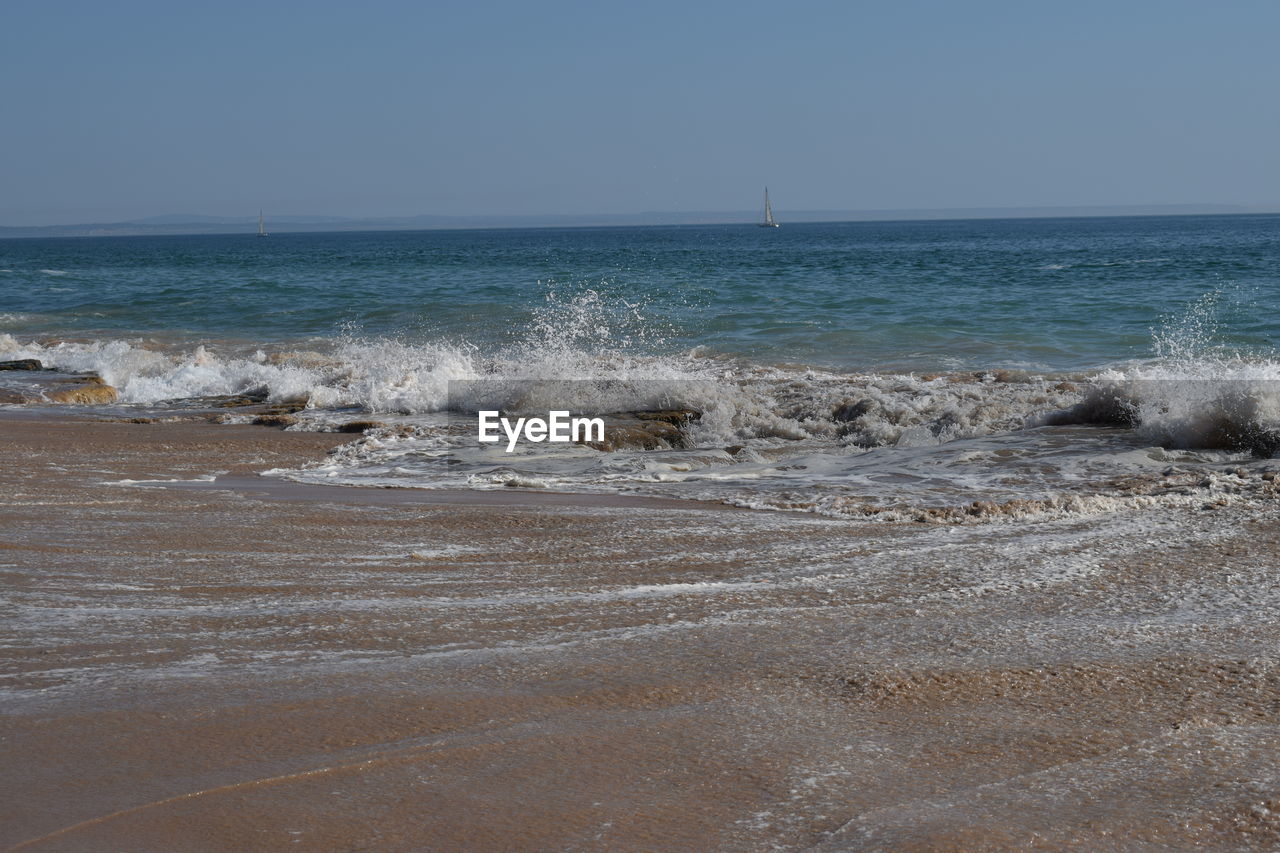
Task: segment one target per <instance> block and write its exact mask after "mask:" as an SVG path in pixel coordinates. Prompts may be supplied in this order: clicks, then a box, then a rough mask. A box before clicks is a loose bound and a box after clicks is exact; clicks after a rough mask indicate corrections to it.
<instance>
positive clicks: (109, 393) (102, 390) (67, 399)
mask: <svg viewBox="0 0 1280 853" xmlns="http://www.w3.org/2000/svg"><path fill="white" fill-rule="evenodd" d="M119 396H120V395H119V394H117V393H116V389H115V388H112V387H111V386H110V385H103V384H102V380H98V382H96V383H89V384H86V385H74V386H72V387H70V388H61V389H58V390H57V391H50V392H49V393H48V394H46V395H45V397H46V398H47V399H48V400H49V402H51V403H77V404H79V405H81V406H96V405H100V404H102V403H114V402H115V401H116V400H117V399H118V398H119Z"/></svg>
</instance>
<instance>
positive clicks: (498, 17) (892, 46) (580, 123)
mask: <svg viewBox="0 0 1280 853" xmlns="http://www.w3.org/2000/svg"><path fill="white" fill-rule="evenodd" d="M1278 37H1280V2H1275V0H1251V1H1250V0H1225V2H1219V3H1214V2H1204V0H1195V1H1194V2H1189V1H1188V0H1149V2H1136V0H1134V2H1123V0H1107V2H1094V0H1070V2H1065V0H1063V2H1038V0H1008V2H1004V1H1003V0H1002V1H1001V2H994V0H965V2H957V0H938V2H923V0H879V2H854V1H853V0H843V2H780V1H777V0H776V1H775V2H753V0H733V2H704V3H697V2H692V0H690V2H644V3H638V2H625V3H624V2H604V0H596V2H581V3H571V2H555V0H539V2H528V0H521V2H507V0H494V2H487V3H485V2H468V3H464V2H389V1H388V2H377V0H373V2H352V0H345V2H308V3H301V2H298V3H284V2H271V1H270V0H257V2H253V3H242V2H205V3H196V2H175V0H167V2H130V1H129V0H112V2H83V3H70V2H59V0H38V1H37V2H29V0H4V5H3V8H2V9H0V121H2V122H3V129H4V132H3V134H2V135H0V157H2V158H3V166H2V167H0V224H7V225H22V224H46V223H70V222H84V221H105V220H117V219H126V218H132V217H141V216H149V215H156V214H166V213H203V214H214V215H252V214H255V213H256V212H257V210H258V208H259V207H262V208H265V209H267V210H268V211H270V212H273V213H277V214H285V213H295V214H333V215H350V216H378V215H409V214H416V213H447V214H540V213H553V214H555V213H566V214H582V213H631V212H639V211H651V210H657V211H700V210H751V209H755V208H756V207H758V204H759V192H760V187H761V186H762V185H763V184H765V183H768V184H769V186H770V188H771V190H772V193H773V195H774V201H775V207H777V208H778V209H780V210H787V209H868V208H875V209H883V208H938V207H986V206H1039V205H1104V204H1178V203H1193V202H1194V203H1199V202H1206V203H1227V204H1267V203H1275V202H1278V201H1280V174H1278V171H1280V166H1278V164H1280V107H1278V104H1280V100H1278V97H1280V96H1278V94H1277V84H1280V41H1278Z"/></svg>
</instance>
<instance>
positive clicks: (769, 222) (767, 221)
mask: <svg viewBox="0 0 1280 853" xmlns="http://www.w3.org/2000/svg"><path fill="white" fill-rule="evenodd" d="M760 227H761V228H777V227H778V223H777V221H776V220H774V218H773V207H772V206H771V205H770V204H769V188H768V187H765V188H764V222H761V223H760Z"/></svg>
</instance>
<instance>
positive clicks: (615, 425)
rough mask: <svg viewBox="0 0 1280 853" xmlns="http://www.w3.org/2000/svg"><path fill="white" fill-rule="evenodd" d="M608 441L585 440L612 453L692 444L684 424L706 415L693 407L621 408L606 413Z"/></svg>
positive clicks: (606, 435)
mask: <svg viewBox="0 0 1280 853" xmlns="http://www.w3.org/2000/svg"><path fill="white" fill-rule="evenodd" d="M602 417H603V419H604V441H584V442H581V443H582V444H585V445H586V446H588V447H593V448H595V449H596V450H602V451H604V452H606V453H612V452H614V451H616V450H663V449H672V448H683V447H688V446H689V442H688V439H687V437H686V436H685V433H684V430H683V427H684V426H685V425H686V424H690V423H693V422H694V421H697V420H698V419H699V418H701V417H702V413H701V412H695V411H693V410H692V409H663V410H659V411H651V412H618V413H616V414H611V415H603V416H602Z"/></svg>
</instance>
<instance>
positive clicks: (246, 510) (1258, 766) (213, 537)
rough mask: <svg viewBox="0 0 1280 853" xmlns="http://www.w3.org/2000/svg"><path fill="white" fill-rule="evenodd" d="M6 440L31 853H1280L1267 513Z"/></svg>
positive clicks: (10, 635) (318, 445) (246, 434)
mask: <svg viewBox="0 0 1280 853" xmlns="http://www.w3.org/2000/svg"><path fill="white" fill-rule="evenodd" d="M0 437H2V440H0V496H2V497H0V572H2V573H3V577H4V587H3V588H4V600H3V602H2V605H0V606H2V607H3V611H2V613H0V616H2V618H3V624H4V625H5V632H4V633H5V639H4V641H3V646H2V647H0V661H3V671H2V674H3V678H2V679H0V706H2V708H3V712H4V720H3V723H0V725H3V740H2V741H0V750H2V751H0V803H2V805H0V810H2V811H0V841H3V842H4V844H5V845H6V847H8V849H21V850H77V851H79V850H84V851H99V850H104V849H128V850H156V851H161V850H164V851H182V850H231V849H235V850H275V849H282V848H292V849H306V850H361V849H368V850H462V849H466V850H657V849H661V850H708V849H710V850H744V849H749V850H758V849H786V850H798V849H814V850H848V849H858V850H1013V849H1026V848H1028V847H1038V848H1040V849H1079V850H1091V851H1092V850H1110V849H1141V848H1168V847H1174V848H1188V847H1194V846H1201V847H1204V848H1207V849H1215V850H1217V849H1274V848H1275V847H1276V846H1278V845H1280V663H1278V660H1280V659H1278V648H1280V572H1278V571H1277V569H1280V558H1277V556H1276V554H1277V552H1278V549H1277V545H1278V544H1280V525H1278V524H1277V522H1278V521H1280V507H1277V506H1276V505H1275V504H1274V503H1266V502H1260V503H1252V504H1248V505H1241V506H1231V507H1217V508H1213V507H1211V506H1208V505H1206V506H1205V507H1198V508H1156V509H1149V510H1146V511H1141V512H1134V513H1127V514H1115V515H1109V516H1092V517H1082V518H1075V519H1065V520H1054V521H1043V522H1037V523H1029V522H1016V523H1015V522H991V523H981V524H971V525H960V526H946V525H917V524H873V523H865V522H861V523H860V522H850V521H836V520H827V519H822V518H817V517H812V516H804V515H799V514H783V513H766V512H749V511H736V510H726V509H724V508H721V507H717V506H707V505H697V504H679V503H672V502H645V501H640V502H634V501H627V500H609V501H606V500H597V499H595V498H589V499H583V498H581V497H572V498H564V497H544V496H539V497H534V498H529V497H525V496H523V493H508V492H502V493H492V494H489V493H486V496H485V497H483V498H477V497H476V496H475V494H474V493H468V494H467V496H466V497H465V498H462V497H458V496H453V497H450V496H449V495H435V496H422V497H421V499H419V496H417V495H409V496H407V497H406V496H404V495H402V494H400V493H393V492H386V491H384V490H380V491H379V492H368V491H363V490H353V489H338V488H328V487H312V488H310V489H303V488H301V487H298V488H293V487H289V486H279V485H271V484H269V483H264V482H260V481H258V480H255V479H254V476H255V473H256V472H257V471H261V470H264V469H268V468H274V467H282V466H291V465H298V464H302V463H303V462H305V461H306V460H308V459H314V458H318V457H320V456H322V455H323V454H324V452H325V451H326V450H327V449H329V448H330V447H332V446H334V445H336V444H338V443H340V442H342V441H346V440H350V439H351V436H340V435H334V434H306V433H289V432H280V431H278V430H273V429H269V428H265V427H250V426H215V425H205V424H127V423H96V422H89V421H72V420H56V421H54V420H49V419H47V418H46V419H34V418H31V417H25V416H8V415H6V416H4V417H3V419H0ZM213 473H217V474H219V476H220V478H221V479H220V480H216V481H214V482H213V483H212V484H210V483H208V482H207V481H204V482H201V481H199V478H201V477H203V476H207V475H209V474H213ZM122 480H132V481H135V482H134V483H130V484H124V483H121V482H120V481H122ZM142 480H152V481H160V480H187V481H196V482H195V483H156V482H153V483H139V482H136V481H142ZM374 495H378V497H373V496H374ZM387 495H395V497H394V498H387V497H386V496H387Z"/></svg>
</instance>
